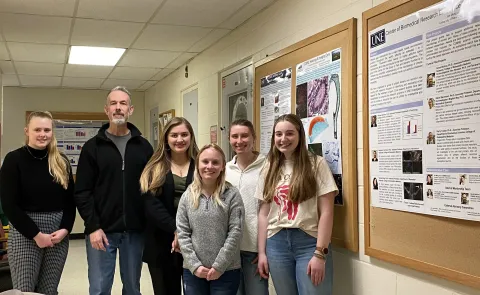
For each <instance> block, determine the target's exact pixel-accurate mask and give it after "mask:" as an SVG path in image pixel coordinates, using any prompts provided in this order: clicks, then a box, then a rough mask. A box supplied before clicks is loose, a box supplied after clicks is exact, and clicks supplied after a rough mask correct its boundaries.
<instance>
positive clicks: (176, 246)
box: [171, 232, 182, 253]
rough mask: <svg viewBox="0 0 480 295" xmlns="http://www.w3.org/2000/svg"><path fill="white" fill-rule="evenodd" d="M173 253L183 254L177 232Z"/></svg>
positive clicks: (173, 243)
mask: <svg viewBox="0 0 480 295" xmlns="http://www.w3.org/2000/svg"><path fill="white" fill-rule="evenodd" d="M173 251H175V252H177V253H181V252H182V251H181V250H180V245H179V244H178V235H177V232H175V238H174V239H173V242H172V251H171V252H172V253H173Z"/></svg>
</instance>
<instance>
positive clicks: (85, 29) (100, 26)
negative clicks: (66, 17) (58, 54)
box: [71, 19, 143, 48]
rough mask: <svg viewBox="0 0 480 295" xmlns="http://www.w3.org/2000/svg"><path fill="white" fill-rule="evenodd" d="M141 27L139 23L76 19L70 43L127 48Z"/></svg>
mask: <svg viewBox="0 0 480 295" xmlns="http://www.w3.org/2000/svg"><path fill="white" fill-rule="evenodd" d="M142 27H143V24H140V23H127V22H115V21H100V20H92V19H77V20H76V21H75V26H74V28H73V33H72V41H71V44H72V45H88V46H104V47H122V48H127V47H129V46H130V44H132V42H133V40H134V39H135V37H136V36H137V35H138V33H139V32H140V30H141V29H142Z"/></svg>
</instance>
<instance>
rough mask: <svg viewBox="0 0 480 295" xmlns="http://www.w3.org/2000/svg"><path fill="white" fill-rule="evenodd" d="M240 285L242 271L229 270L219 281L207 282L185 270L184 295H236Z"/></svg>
mask: <svg viewBox="0 0 480 295" xmlns="http://www.w3.org/2000/svg"><path fill="white" fill-rule="evenodd" d="M239 283H240V270H239V269H235V270H228V271H226V272H224V273H223V274H222V275H221V276H220V277H219V278H218V279H217V280H214V281H207V279H201V278H199V277H197V276H195V275H193V274H192V273H191V272H190V271H189V270H188V269H185V268H184V269H183V294H184V295H235V294H237V290H238V285H239Z"/></svg>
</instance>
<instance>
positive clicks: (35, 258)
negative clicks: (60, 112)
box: [0, 112, 76, 295]
mask: <svg viewBox="0 0 480 295" xmlns="http://www.w3.org/2000/svg"><path fill="white" fill-rule="evenodd" d="M25 136H26V140H25V145H24V146H22V147H20V148H18V149H16V150H14V151H11V152H9V153H8V154H7V155H6V157H5V160H4V161H3V165H2V168H1V170H0V195H1V196H2V207H3V209H4V212H5V215H6V216H7V217H8V219H9V221H10V226H11V231H10V234H9V236H8V246H9V247H8V262H9V265H10V271H11V275H12V282H13V288H14V289H18V290H21V291H24V292H38V293H42V294H49V295H50V294H57V293H58V292H57V288H58V283H59V282H60V277H61V275H62V271H63V267H64V265H65V260H66V259H67V253H68V244H69V243H68V237H67V235H68V233H69V232H70V231H71V230H72V227H73V223H74V221H75V215H76V209H75V201H74V198H73V185H74V182H73V176H72V169H71V167H70V164H69V162H68V159H67V158H66V157H65V156H64V155H62V154H61V153H60V152H59V150H58V147H57V140H56V139H55V134H54V124H53V118H52V115H51V114H50V113H49V112H32V113H30V115H29V116H28V118H27V122H26V127H25Z"/></svg>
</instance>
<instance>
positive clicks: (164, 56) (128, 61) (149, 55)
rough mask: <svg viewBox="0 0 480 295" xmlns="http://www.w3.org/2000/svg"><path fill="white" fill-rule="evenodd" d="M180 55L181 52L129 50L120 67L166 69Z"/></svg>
mask: <svg viewBox="0 0 480 295" xmlns="http://www.w3.org/2000/svg"><path fill="white" fill-rule="evenodd" d="M179 55H180V52H170V51H151V50H135V49H132V50H129V51H128V52H127V53H126V54H125V55H124V58H123V59H122V60H121V61H120V64H119V65H120V66H130V67H146V68H151V67H155V68H164V67H166V66H167V65H168V64H169V63H171V62H172V61H173V60H174V59H175V58H177V57H178V56H179Z"/></svg>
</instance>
